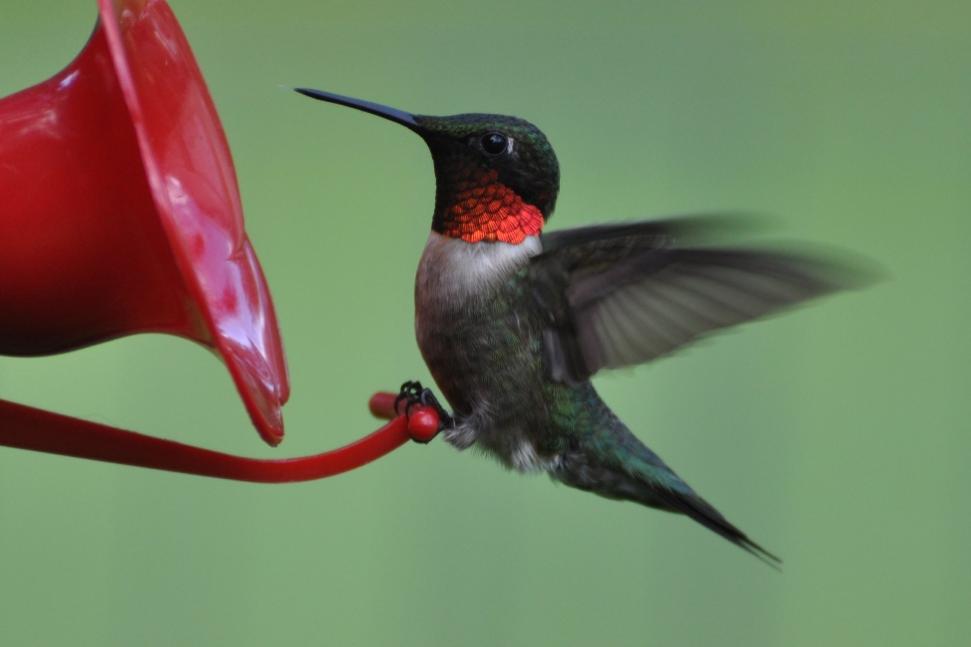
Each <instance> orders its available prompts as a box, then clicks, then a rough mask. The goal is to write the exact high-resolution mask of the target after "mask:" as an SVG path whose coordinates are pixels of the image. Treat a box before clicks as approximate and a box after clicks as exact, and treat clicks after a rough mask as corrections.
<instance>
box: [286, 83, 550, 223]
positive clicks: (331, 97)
mask: <svg viewBox="0 0 971 647" xmlns="http://www.w3.org/2000/svg"><path fill="white" fill-rule="evenodd" d="M297 92H299V93H301V94H304V95H306V96H308V97H312V98H314V99H319V100H321V101H327V102H330V103H336V104H339V105H343V106H348V107H351V108H355V109H357V110H362V111H364V112H369V113H371V114H373V115H377V116H379V117H383V118H384V119H388V120H390V121H393V122H395V123H398V124H401V125H402V126H405V127H406V128H409V129H410V130H412V131H414V132H415V133H417V134H418V135H420V136H421V137H422V139H424V140H425V142H426V143H427V144H428V148H429V150H430V151H431V154H432V159H433V161H434V164H435V176H436V179H437V184H438V188H437V195H436V203H437V208H436V211H438V210H439V209H440V208H443V207H444V206H447V205H448V204H451V200H453V198H454V194H455V193H456V192H458V191H460V190H461V189H462V188H463V187H466V186H467V185H468V184H469V183H470V182H475V181H476V178H477V177H480V176H482V175H483V174H488V175H489V176H492V175H493V174H495V175H497V177H498V181H499V182H501V183H502V184H503V185H505V186H507V187H509V189H511V190H513V191H515V193H516V194H517V195H518V196H519V197H521V198H522V199H523V200H524V201H525V202H526V203H528V204H531V205H533V206H535V207H536V208H538V209H539V210H540V211H541V212H542V213H543V217H544V219H545V218H549V216H550V214H552V213H553V208H554V207H555V205H556V196H557V192H558V191H559V183H560V169H559V165H558V164H557V161H556V154H555V153H554V152H553V147H552V146H550V143H549V141H548V140H547V139H546V136H545V135H544V134H543V133H542V131H540V129H539V128H537V127H536V126H534V125H533V124H531V123H529V122H528V121H526V120H524V119H519V118H518V117H508V116H504V115H490V114H461V115H451V116H447V117H433V116H428V115H413V114H411V113H408V112H405V111H403V110H398V109H396V108H391V107H388V106H384V105H381V104H377V103H372V102H370V101H363V100H360V99H353V98H351V97H345V96H341V95H338V94H332V93H330V92H322V91H320V90H309V89H306V88H297Z"/></svg>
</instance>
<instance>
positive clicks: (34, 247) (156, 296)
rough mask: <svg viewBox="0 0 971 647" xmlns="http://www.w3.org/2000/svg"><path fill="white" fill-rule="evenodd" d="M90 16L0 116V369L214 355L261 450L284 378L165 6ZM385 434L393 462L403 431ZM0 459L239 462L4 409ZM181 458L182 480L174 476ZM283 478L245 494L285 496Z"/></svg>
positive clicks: (227, 173)
mask: <svg viewBox="0 0 971 647" xmlns="http://www.w3.org/2000/svg"><path fill="white" fill-rule="evenodd" d="M98 7H99V13H100V20H99V21H98V25H97V27H96V28H95V30H94V33H93V35H92V36H91V39H90V41H89V42H88V44H87V45H86V46H85V48H84V50H83V51H82V52H81V53H80V54H79V55H78V57H77V58H76V59H75V60H74V61H73V62H72V63H71V64H69V65H68V66H67V68H65V69H64V70H63V71H62V72H60V73H59V74H57V75H56V76H54V77H53V78H51V79H49V80H48V81H45V82H43V83H41V84H39V85H36V86H34V87H32V88H28V89H27V90H24V91H22V92H19V93H17V94H14V95H12V96H9V97H6V98H4V99H0V313H2V316H0V354H2V355H19V356H36V355H46V354H51V353H59V352H63V351H68V350H72V349H76V348H79V347H82V346H87V345H90V344H95V343H98V342H101V341H105V340H108V339H112V338H116V337H121V336H124V335H131V334H135V333H141V332H155V333H168V334H172V335H177V336H180V337H184V338H187V339H190V340H193V341H195V342H198V343H200V344H202V345H204V346H206V347H208V348H210V349H212V350H214V351H215V352H216V353H217V354H218V356H219V357H220V358H221V359H222V360H223V362H224V363H225V364H226V366H227V368H228V369H229V372H230V374H231V376H232V378H233V380H234V382H235V384H236V387H237V389H238V390H239V393H240V395H241V397H242V399H243V402H244V404H245V406H246V408H247V410H248V412H249V414H250V417H251V418H252V420H253V423H254V425H255V426H256V428H257V429H258V430H259V432H260V434H261V436H262V437H263V439H264V440H265V441H266V442H267V443H269V444H271V445H276V444H278V443H279V442H280V441H281V440H282V438H283V418H282V415H281V407H282V405H283V404H284V403H285V402H286V401H287V398H288V397H289V391H290V388H289V382H288V378H287V369H286V360H285V357H284V352H283V346H282V343H281V340H280V333H279V331H278V329H277V322H276V315H275V313H274V310H273V304H272V301H271V299H270V292H269V289H268V287H267V284H266V280H265V278H264V277H263V273H262V271H261V269H260V265H259V261H258V260H257V258H256V254H255V252H254V251H253V247H252V246H251V244H250V241H249V239H248V238H247V236H246V232H245V230H244V228H243V217H242V207H241V203H240V198H239V189H238V187H237V184H236V174H235V170H234V168H233V163H232V158H231V156H230V153H229V147H228V145H227V142H226V138H225V135H224V134H223V130H222V127H221V125H220V123H219V118H218V116H217V114H216V110H215V107H214V106H213V103H212V100H211V98H210V97H209V93H208V90H207V89H206V85H205V82H204V81H203V78H202V75H201V73H200V72H199V68H198V66H197V64H196V62H195V59H194V57H193V55H192V51H191V50H190V48H189V44H188V42H187V41H186V38H185V35H184V34H183V33H182V30H181V28H180V27H179V24H178V22H177V21H176V19H175V16H174V15H173V14H172V11H171V10H170V9H169V7H168V5H167V4H166V3H165V2H164V0H116V1H114V2H112V1H111V0H98ZM381 402H382V403H383V405H382V406H381V407H378V409H380V411H381V413H382V415H384V416H385V417H392V415H393V414H395V413H396V412H393V411H391V408H392V407H389V406H387V404H388V403H387V398H385V399H384V400H381ZM423 416H425V413H423ZM423 416H419V418H422V419H424V418H423ZM426 422H427V421H426ZM392 426H394V427H395V428H396V429H397V431H398V434H397V436H395V438H396V439H398V440H400V442H398V445H400V444H401V443H403V442H404V441H405V440H407V438H408V437H409V436H408V432H407V427H408V423H407V422H406V421H404V418H403V417H402V418H401V419H400V420H397V421H396V422H395V424H394V425H388V427H392ZM413 426H414V425H413ZM419 426H421V425H419ZM362 442H363V441H362ZM0 443H3V444H8V445H11V446H16V447H23V448H28V449H37V450H40V451H52V452H56V453H66V454H70V455H75V456H84V457H89V458H98V459H101V460H110V461H114V462H122V463H130V464H136V465H143V466H147V467H158V468H161V469H174V470H177V471H188V472H193V473H199V474H209V475H214V476H225V477H227V478H247V477H246V474H245V469H244V470H243V472H237V473H235V475H234V474H233V473H228V474H227V473H221V474H217V473H211V474H210V473H209V472H207V471H206V465H207V464H206V460H212V459H213V457H222V458H223V459H233V460H242V461H247V460H249V459H237V457H228V456H226V455H223V454H217V453H215V452H208V450H201V449H197V448H192V447H189V446H187V445H181V444H179V443H172V442H170V441H164V440H160V439H155V438H151V437H148V436H142V435H139V434H134V433H133V432H126V431H123V430H118V429H113V428H110V427H105V426H102V425H94V424H92V423H87V422H84V421H79V420H76V419H73V418H67V417H65V416H59V415H57V414H52V413H48V412H43V411H38V410H36V409H30V408H28V407H23V406H22V405H17V404H14V403H9V402H3V401H0ZM146 443H147V444H146ZM398 445H395V446H398ZM393 448H394V447H391V449H393ZM386 451H390V449H387V450H386ZM180 452H189V453H192V452H195V453H194V454H193V461H195V462H192V461H190V462H189V463H185V464H182V463H180V462H179V461H180V460H181V459H180ZM207 452H208V453H207ZM382 453H384V452H382ZM163 454H165V456H167V458H166V459H165V460H164V461H163V460H162V459H161V456H162V455H163ZM378 455H380V454H378ZM186 456H188V454H187V455H186ZM374 457H376V456H371V457H370V458H368V460H370V459H373V458H374ZM317 458H319V457H317ZM365 458H367V457H365ZM300 460H303V459H291V460H290V461H289V462H288V464H289V465H291V466H293V465H294V463H293V461H300ZM364 462H366V461H364ZM190 463H191V464H190ZM251 463H253V464H257V463H261V462H260V461H251ZM262 463H263V464H269V463H273V461H263V462H262ZM350 467H353V465H350ZM350 467H345V469H349V468H350ZM338 471H341V470H338ZM284 472H285V470H284V471H283V472H280V474H278V476H279V478H265V477H264V478H255V479H254V478H251V479H250V480H294V479H293V478H285V477H286V474H285V473H284ZM308 474H309V473H308ZM308 474H303V475H302V476H300V477H299V478H312V477H313V476H312V475H309V476H308ZM264 476H265V475H264ZM291 476H293V474H291Z"/></svg>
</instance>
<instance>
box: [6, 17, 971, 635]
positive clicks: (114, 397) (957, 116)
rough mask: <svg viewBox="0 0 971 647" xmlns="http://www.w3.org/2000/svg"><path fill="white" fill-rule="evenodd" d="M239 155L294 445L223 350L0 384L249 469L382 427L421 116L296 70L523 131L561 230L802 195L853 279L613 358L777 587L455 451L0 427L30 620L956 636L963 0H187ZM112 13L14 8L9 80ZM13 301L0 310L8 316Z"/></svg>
mask: <svg viewBox="0 0 971 647" xmlns="http://www.w3.org/2000/svg"><path fill="white" fill-rule="evenodd" d="M172 5H173V8H174V10H175V12H176V14H177V15H178V16H179V18H180V20H181V23H182V25H183V28H184V29H185V31H186V33H187V35H188V37H189V40H190V42H191V43H192V45H193V47H194V49H195V52H196V55H197V56H198V59H199V62H200V65H201V67H202V69H203V72H204V74H205V75H206V78H207V80H208V82H209V87H210V89H211V91H212V94H213V97H214V99H215V102H216V104H217V106H218V108H219V110H220V113H221V116H222V119H223V124H224V126H225V129H226V132H227V135H228V137H229V140H230V143H231V145H232V148H233V152H234V155H235V159H236V165H237V170H238V173H239V179H240V184H241V188H242V194H243V200H244V203H245V207H246V213H247V222H248V229H249V232H250V235H251V237H252V239H253V241H254V243H255V245H256V247H257V250H258V251H259V253H260V257H261V259H262V261H263V264H264V267H265V269H266V274H267V276H268V278H269V281H270V284H271V286H272V288H273V293H274V295H275V299H276V305H277V309H278V312H279V317H280V321H281V326H282V330H283V334H284V337H285V340H286V343H287V348H288V351H289V360H290V368H291V374H292V378H293V399H292V401H291V403H290V404H289V405H288V406H287V408H286V416H287V423H288V434H289V435H288V438H287V440H286V442H285V443H284V444H283V446H282V447H281V448H279V449H277V450H271V449H269V448H266V447H265V446H263V445H262V443H261V442H260V441H259V440H258V437H257V435H256V433H255V431H254V430H253V429H252V428H251V426H250V424H249V421H248V419H247V417H246V415H245V412H244V410H243V407H242V405H241V404H240V402H239V400H238V397H237V395H236V393H235V391H234V389H233V387H232V384H231V382H230V380H229V377H228V375H227V374H226V372H225V370H224V369H223V367H222V366H221V365H220V364H219V363H218V362H217V361H215V360H214V359H213V357H212V356H211V355H210V354H209V353H207V352H206V351H204V350H203V349H201V348H199V347H196V346H194V345H192V344H189V343H187V342H185V341H182V340H178V339H172V338H164V337H158V336H142V337H135V338H128V339H124V340H120V341H115V342H111V343H109V344H104V345H102V346H98V347H95V348H90V349H86V350H83V351H80V352H76V353H72V354H68V355H64V356H59V357H52V358H46V359H11V358H0V396H2V397H3V398H6V399H11V400H15V401H21V402H26V403H30V404H34V405H38V406H42V407H45V408H52V409H55V410H58V411H63V412H68V413H71V414H73V415H78V416H82V417H85V418H89V419H93V420H97V421H105V422H109V423H111V424H115V425H120V426H127V427H130V428H135V429H138V430H140V431H143V432H148V433H152V434H155V435H160V436H166V437H170V438H175V439H179V440H183V441H187V442H193V443H199V444H202V445H205V446H208V447H214V448H219V449H223V450H226V451H232V452H238V453H243V454H249V455H255V456H286V455H298V454H303V453H308V452H314V451H319V450H322V449H326V448H331V447H334V446H337V445H339V444H342V443H344V442H347V441H349V440H351V439H353V438H356V437H358V436H360V435H362V434H363V433H365V432H367V431H370V430H372V429H373V428H375V427H376V424H377V423H376V422H375V421H374V420H372V419H371V418H370V417H369V415H368V413H367V409H366V402H367V398H368V396H369V395H370V394H371V393H372V391H374V390H376V389H389V388H390V389H393V388H395V387H396V386H397V385H398V384H399V383H400V382H401V381H403V380H404V379H407V378H421V379H425V380H427V379H429V378H428V373H427V371H426V370H425V369H424V366H423V364H422V362H421V359H420V357H419V354H418V352H417V349H416V346H415V343H414V339H413V332H412V303H411V290H412V281H413V276H414V268H415V265H416V262H417V259H418V256H419V254H420V251H421V248H422V245H423V243H424V240H425V237H426V235H427V231H428V225H429V219H430V214H431V203H432V197H433V191H434V181H433V177H432V169H431V164H430V160H429V157H428V154H427V152H426V150H425V149H424V147H423V145H422V143H421V141H420V140H418V139H417V138H416V137H414V136H413V135H412V134H411V133H409V132H408V131H407V130H405V129H403V128H400V127H398V126H395V125H393V124H390V123H388V122H384V121H381V120H378V119H375V118H373V117H370V116H367V115H364V114H361V113H357V112H353V111H350V110H347V109H341V108H338V107H335V106H328V105H324V104H320V103H316V102H312V101H309V100H307V99H303V98H301V97H298V96H296V95H294V94H292V93H290V92H287V91H284V90H281V89H280V88H279V87H278V86H279V85H280V84H285V85H310V86H316V87H320V88H324V89H329V90H333V91H338V92H342V93H346V94H351V95H355V96H360V97H363V98H368V99H372V100H377V101H383V102H387V103H390V104H392V105H395V106H399V107H401V108H404V109H408V110H413V111H416V112H425V113H454V112H463V111H489V112H501V113H509V114H515V115H521V116H524V117H526V118H528V119H530V120H532V121H535V122H536V123H537V124H538V125H540V127H541V128H543V129H544V130H545V132H546V133H547V134H548V136H549V137H550V139H551V141H552V142H553V143H554V145H555V146H556V150H557V152H558V154H559V158H560V163H561V166H562V172H563V176H562V192H561V197H560V201H559V210H558V212H557V213H556V215H555V217H554V219H553V221H552V225H551V226H552V227H566V226H573V225H579V224H582V223H588V222H596V221H606V220H617V219H622V218H636V217H645V216H651V215H662V214H669V213H678V212H690V211H698V210H704V211H710V210H718V209H743V210H754V211H759V212H768V213H772V214H778V215H779V216H780V218H781V220H782V222H783V225H784V226H783V229H782V235H783V236H784V237H786V238H789V239H801V240H808V241H815V242H821V243H827V244H832V245H836V246H839V247H842V248H845V249H850V250H855V251H857V252H859V253H861V254H864V255H866V256H868V257H870V258H872V259H874V260H875V261H877V262H878V263H879V264H881V265H882V266H883V267H884V268H885V269H886V271H887V272H888V273H889V275H890V277H891V278H890V280H889V281H886V282H884V283H882V284H880V285H878V286H876V287H874V288H872V289H870V290H868V291H865V292H861V293H851V294H846V295H842V296H839V297H836V298H833V299H830V300H828V301H826V302H824V303H822V304H821V305H819V306H817V307H814V308H809V309H805V310H801V311H799V312H797V313H795V314H793V315H791V316H788V317H783V318H780V319H775V320H772V321H769V322H765V323H760V324H756V325H752V326H748V327H745V328H743V329H741V330H738V331H736V332H734V333H732V334H726V335H723V336H721V337H719V338H717V339H714V340H713V341H709V342H707V343H704V344H702V345H700V346H696V347H693V348H691V350H690V351H688V352H685V353H683V354H680V355H678V356H676V357H675V358H673V359H666V360H664V361H661V362H658V363H657V364H656V365H651V366H646V367H641V368H638V369H637V370H634V371H627V372H621V373H618V374H612V375H605V376H603V377H598V378H597V384H598V387H599V388H600V389H601V390H602V392H603V394H604V396H605V398H606V399H607V401H608V402H609V403H611V404H612V405H613V406H615V407H616V409H617V411H618V412H619V413H620V415H621V416H622V417H623V418H624V419H625V420H626V421H627V422H628V423H629V424H630V426H631V427H632V428H633V429H635V430H637V431H638V432H639V434H640V435H641V437H642V438H643V439H645V440H646V441H647V442H648V443H649V444H650V445H651V446H652V447H653V448H654V449H656V450H657V451H658V452H659V453H660V454H661V455H662V456H663V457H665V458H666V459H667V461H668V462H669V463H670V464H671V465H672V466H673V467H674V468H675V469H677V470H678V471H679V472H681V474H682V475H683V476H684V477H685V478H686V479H687V480H688V481H689V482H690V483H691V484H693V485H694V486H695V487H696V488H697V489H698V490H699V491H700V492H701V493H702V494H703V495H704V496H706V497H707V498H708V499H709V500H711V501H712V502H713V503H714V504H716V505H717V506H718V507H719V508H720V509H721V510H722V511H723V512H724V513H725V514H726V515H727V516H728V517H729V518H730V519H731V520H733V521H734V522H736V523H737V524H739V525H740V526H741V527H742V528H743V529H744V530H745V531H746V532H748V533H749V534H750V535H751V536H753V537H754V538H755V539H756V540H758V541H759V542H762V543H763V544H764V545H766V546H767V547H768V548H770V549H771V550H773V551H775V552H777V553H779V554H780V555H782V556H783V557H784V559H785V570H784V572H783V573H782V574H779V573H777V572H775V571H773V570H772V569H769V568H766V567H765V566H763V565H762V564H760V563H759V562H757V561H756V560H754V559H752V558H751V557H749V556H747V555H746V554H744V553H743V552H742V551H740V550H738V549H736V548H734V547H732V546H731V545H729V544H728V543H727V542H724V541H723V540H721V539H719V538H718V537H716V536H715V535H713V534H712V533H710V532H707V531H705V530H704V529H702V528H701V527H699V526H697V525H695V524H693V523H691V522H689V521H687V520H685V519H682V518H678V517H674V516H671V515H667V514H663V513H659V512H653V511H648V510H645V509H642V508H640V507H637V506H635V505H632V504H620V503H613V502H608V501H605V500H601V499H598V498H596V497H593V496H590V495H587V494H583V493H580V492H577V491H573V490H569V489H567V488H565V487H557V486H554V485H553V484H551V483H550V482H549V481H548V480H547V479H546V478H544V477H521V476H515V475H511V474H508V473H505V472H504V471H503V470H502V469H501V468H499V467H498V466H497V465H496V464H494V463H492V462H491V461H489V460H487V459H484V458H482V457H480V456H476V455H474V454H473V453H471V452H470V453H467V454H459V453H457V452H455V451H454V450H452V449H451V448H450V447H448V446H446V445H445V443H444V442H441V441H437V442H435V443H432V444H431V445H430V446H428V447H419V446H408V447H405V448H404V449H402V450H400V451H399V452H396V453H394V454H392V455H391V456H390V457H388V458H386V459H383V460H381V461H379V462H377V463H375V464H373V465H370V466H368V467H366V468H364V469H361V470H359V471H356V472H353V473H351V474H347V475H345V476H341V477H339V478H333V479H329V480H324V481H319V482H315V483H307V484H301V485H289V486H259V485H249V484H239V483H230V482H222V481H215V480H207V479H202V478H195V477H187V476H181V475H173V474H166V473H158V472H151V471H139V470H135V469H131V468H125V467H118V466H113V465H106V464H99V463H91V462H84V461H78V460H73V459H66V458H60V457H53V456H46V455H40V454H34V453H28V452H22V451H16V450H9V449H0V529H2V530H0V555H2V557H0V639H2V641H3V643H4V644H8V645H30V644H38V645H45V644H75V645H109V644H110V645H115V644H117V645H132V644H146V645H154V644H158V645H168V644H233V645H270V644H319V645H379V644H384V645H438V644H441V645H588V644H598V645H599V644H604V645H647V644H650V645H707V644H712V643H717V644H722V645H864V644H866V645H954V644H960V643H963V642H964V641H965V640H966V639H967V635H968V632H969V631H971V620H969V617H968V608H969V602H971V558H969V556H968V545H969V543H971V521H969V520H968V513H969V504H968V496H969V489H971V475H969V472H968V469H967V465H968V459H969V457H971V440H969V432H971V428H969V424H968V405H967V398H968V391H969V368H968V366H969V360H971V348H969V342H968V335H967V328H968V325H969V323H971V322H969V313H971V304H969V299H968V296H969V289H968V288H969V281H968V276H969V270H971V262H969V260H968V258H969V257H968V254H967V251H966V247H967V245H968V242H969V240H971V224H969V222H971V214H969V205H971V182H969V179H971V149H969V146H971V128H969V120H971V81H969V77H968V70H969V63H971V41H969V39H968V31H967V29H968V24H969V21H971V9H969V5H968V4H967V3H966V2H931V3H925V4H921V5H917V4H914V3H909V2H852V3H846V2H799V3H777V2H755V1H752V2H734V3H695V2H688V3H672V2H620V3H596V4H595V3H589V4H587V5H586V6H580V5H579V4H577V5H571V4H564V3H557V2H532V1H529V0H517V1H516V2H490V3H486V2H466V1H452V2H438V3H436V2H415V3H384V5H383V6H380V5H368V4H364V3H357V2H346V1H342V2H311V1H309V0H305V1H296V2H287V3H269V2H253V1H250V0H233V1H229V0H220V1H210V0H207V1H202V0H200V1H198V2H188V1H187V0H173V1H172ZM94 16H95V8H94V2H90V1H71V2H69V1H67V0H58V1H57V2H53V1H52V2H44V3H20V2H13V1H12V0H3V6H2V8H0V70H2V75H0V95H5V94H9V93H11V92H14V91H16V90H19V89H21V88H23V87H26V86H28V85H31V84H33V83H35V82H38V81H40V80H42V79H44V78H46V77H47V76H49V75H51V74H53V73H54V72H56V71H57V70H58V69H59V68H60V67H62V66H63V65H65V64H66V63H67V62H68V60H70V58H71V57H73V56H74V54H75V53H76V52H77V51H78V50H79V49H80V48H81V46H82V45H83V43H84V41H85V40H86V37H87V35H88V33H89V31H90V28H91V26H92V24H93V21H94ZM5 316H10V315H9V313H8V314H7V315H5Z"/></svg>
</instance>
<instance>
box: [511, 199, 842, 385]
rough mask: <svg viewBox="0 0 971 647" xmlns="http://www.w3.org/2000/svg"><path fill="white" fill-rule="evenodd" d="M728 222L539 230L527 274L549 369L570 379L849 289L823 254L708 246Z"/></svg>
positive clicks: (689, 220) (637, 361)
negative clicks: (541, 317)
mask: <svg viewBox="0 0 971 647" xmlns="http://www.w3.org/2000/svg"><path fill="white" fill-rule="evenodd" d="M731 222H732V219H730V218H724V219H721V220H719V219H718V218H717V217H694V218H676V219H670V220H660V221H643V222H634V223H627V224H618V225H602V226H596V227H585V228H579V229H569V230H565V231H558V232H553V233H550V234H544V235H543V238H542V241H543V252H542V253H541V254H539V255H537V256H535V257H534V258H533V259H532V261H531V262H530V265H529V267H528V269H527V272H528V275H529V279H530V285H531V287H532V297H533V298H534V299H535V301H536V303H537V305H538V306H539V308H540V310H541V311H542V312H543V313H544V314H545V316H546V318H547V319H546V328H545V331H544V338H543V344H544V351H545V357H546V362H547V369H548V372H549V375H550V377H551V378H552V379H554V380H556V381H559V382H570V383H572V382H578V381H581V380H585V379H587V378H589V377H590V376H591V375H593V374H594V373H596V372H597V371H599V370H600V369H602V368H617V367H622V366H632V365H635V364H640V363H643V362H648V361H650V360H652V359H654V358H656V357H660V356H662V355H665V354H667V353H670V352H672V351H674V350H676V349H678V348H680V347H682V346H684V345H686V344H688V343H690V342H692V341H694V340H695V339H698V338H699V337H701V336H703V335H705V334H707V333H709V332H711V331H714V330H718V329H721V328H726V327H728V326H732V325H735V324H739V323H742V322H745V321H749V320H752V319H756V318H758V317H762V316H765V315H768V314H771V313H773V312H776V311H778V310H780V309H782V308H785V307H787V306H791V305H794V304H797V303H800V302H802V301H806V300H807V299H811V298H814V297H818V296H820V295H823V294H826V293H828V292H832V291H834V290H836V289H838V288H840V287H844V286H845V285H848V283H849V281H848V276H849V274H848V271H847V270H846V269H845V268H841V267H839V266H838V265H837V264H835V263H832V262H830V261H824V260H822V258H821V257H816V256H813V255H808V254H797V253H789V252H782V251H773V250H767V249H759V248H754V247H753V248H744V247H734V246H722V247H718V246H708V245H707V244H706V242H707V240H709V239H711V238H712V236H713V235H714V236H716V237H717V234H718V233H719V232H720V231H724V230H725V227H726V225H728V227H729V229H730V228H731Z"/></svg>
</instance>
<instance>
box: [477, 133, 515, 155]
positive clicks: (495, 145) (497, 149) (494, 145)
mask: <svg viewBox="0 0 971 647" xmlns="http://www.w3.org/2000/svg"><path fill="white" fill-rule="evenodd" d="M508 146H509V140H508V139H506V136H505V135H503V134H502V133H488V134H487V135H483V136H482V150H484V151H485V152H486V153H488V154H489V155H502V154H503V153H505V152H506V149H507V148H508Z"/></svg>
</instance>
